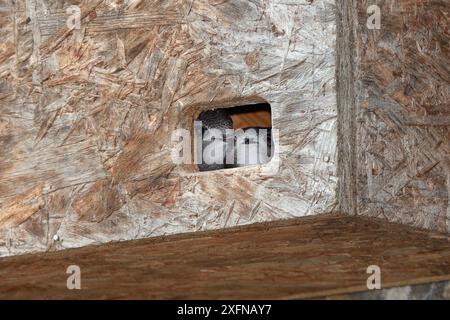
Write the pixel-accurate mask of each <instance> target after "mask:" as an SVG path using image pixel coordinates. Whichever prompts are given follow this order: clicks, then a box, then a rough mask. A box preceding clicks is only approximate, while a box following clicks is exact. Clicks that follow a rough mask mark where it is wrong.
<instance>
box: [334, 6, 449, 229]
mask: <svg viewBox="0 0 450 320" xmlns="http://www.w3.org/2000/svg"><path fill="white" fill-rule="evenodd" d="M372 4H377V5H378V6H379V7H380V8H381V29H380V30H369V29H368V28H367V27H366V21H367V18H368V16H369V14H367V11H366V10H367V8H368V7H369V6H370V5H372ZM337 6H338V8H340V9H339V17H340V19H338V22H339V25H338V34H339V36H338V49H337V50H338V60H339V61H338V65H339V67H338V101H339V102H338V105H339V108H340V109H339V110H340V115H339V116H340V120H339V123H340V128H339V139H340V140H339V141H340V143H339V152H340V153H341V154H345V155H347V156H346V157H341V159H340V160H339V161H340V162H339V176H340V177H341V179H340V189H341V193H340V200H341V204H342V208H343V209H344V211H346V212H351V213H358V214H363V215H368V216H375V217H380V218H386V219H388V220H391V221H396V222H401V223H407V224H411V225H414V226H419V227H425V228H431V229H436V230H439V231H444V232H450V200H449V199H450V196H449V195H450V103H449V101H450V47H449V44H450V35H449V30H448V26H449V11H450V3H449V2H448V1H444V0H442V1H440V0H421V1H411V0H395V1H394V0H379V1H367V0H361V1H347V0H345V1H339V2H338V4H337ZM348 141H352V143H348Z"/></svg>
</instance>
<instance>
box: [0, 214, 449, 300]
mask: <svg viewBox="0 0 450 320" xmlns="http://www.w3.org/2000/svg"><path fill="white" fill-rule="evenodd" d="M69 265H78V266H79V267H80V269H81V290H68V289H67V287H66V281H67V277H68V276H69V275H68V274H66V269H67V267H68V266H69ZM369 265H378V266H379V267H380V268H381V282H382V287H383V288H387V287H392V286H400V285H412V284H420V283H427V282H433V281H441V280H450V242H449V237H448V235H444V234H437V233H433V232H429V231H426V230H418V229H414V228H411V227H407V226H402V225H397V224H392V223H387V222H384V221H380V220H373V219H367V218H360V217H353V216H346V215H321V216H315V217H306V218H299V219H294V220H286V221H278V222H272V223H262V224H256V225H251V226H244V227H237V228H232V229H226V230H220V231H208V232H198V233H190V234H182V235H175V236H169V237H157V238H151V239H144V240H134V241H126V242H120V243H111V244H105V245H100V246H90V247H84V248H79V249H68V250H64V251H58V252H50V253H39V254H31V255H23V256H16V257H7V258H2V259H0V298H2V299H16V298H23V299H69V298H70V299H105V298H111V299H295V298H314V297H323V296H331V295H338V294H344V293H350V292H358V291H364V290H367V287H366V281H367V278H368V276H369V275H368V274H367V273H366V270H367V267H368V266H369Z"/></svg>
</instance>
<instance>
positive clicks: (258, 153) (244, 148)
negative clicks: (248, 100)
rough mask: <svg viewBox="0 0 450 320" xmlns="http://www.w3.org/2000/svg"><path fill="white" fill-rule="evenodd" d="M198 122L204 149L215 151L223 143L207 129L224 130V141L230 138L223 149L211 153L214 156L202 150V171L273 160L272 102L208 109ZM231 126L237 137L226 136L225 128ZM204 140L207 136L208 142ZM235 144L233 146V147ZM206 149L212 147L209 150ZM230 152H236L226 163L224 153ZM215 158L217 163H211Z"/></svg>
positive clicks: (200, 165) (200, 166)
mask: <svg viewBox="0 0 450 320" xmlns="http://www.w3.org/2000/svg"><path fill="white" fill-rule="evenodd" d="M196 121H202V138H201V140H202V141H203V149H202V151H208V150H212V149H211V147H212V146H220V145H218V144H215V143H219V142H217V141H218V140H216V137H215V136H214V137H213V136H210V135H208V133H206V131H207V130H210V129H217V130H220V131H221V132H222V133H223V134H224V136H223V141H226V143H225V144H224V149H223V152H219V153H218V154H215V153H214V152H211V153H207V154H209V155H211V156H204V154H203V153H202V155H203V159H202V160H203V161H202V163H201V164H199V165H198V168H199V170H200V171H213V170H220V169H229V168H236V167H244V166H249V165H255V164H264V163H267V162H269V161H270V159H271V157H272V152H273V150H272V149H273V148H272V145H273V143H272V112H271V106H270V104H268V103H258V104H250V105H248V104H247V105H239V106H234V107H227V108H216V109H213V110H206V111H204V112H202V113H200V115H199V116H198V117H197V119H196ZM230 129H231V130H233V131H234V133H235V135H234V138H231V139H232V140H230V136H225V130H230ZM238 137H239V138H238ZM220 138H221V137H220ZM203 139H206V141H205V140H203ZM240 139H241V140H240ZM261 139H262V140H261ZM230 141H234V144H230ZM264 141H266V143H265V142H264ZM231 145H232V146H233V147H230V146H231ZM206 148H210V149H208V150H207V149H206ZM216 150H217V149H216ZM194 152H195V151H194ZM227 152H232V153H233V154H234V156H230V157H229V158H226V160H225V159H224V160H223V163H220V160H221V159H222V156H221V155H222V153H223V154H227ZM213 159H214V163H211V161H212V160H213ZM230 159H234V161H233V162H231V163H230V161H229V160H230ZM205 162H206V163H205ZM217 162H219V163H217Z"/></svg>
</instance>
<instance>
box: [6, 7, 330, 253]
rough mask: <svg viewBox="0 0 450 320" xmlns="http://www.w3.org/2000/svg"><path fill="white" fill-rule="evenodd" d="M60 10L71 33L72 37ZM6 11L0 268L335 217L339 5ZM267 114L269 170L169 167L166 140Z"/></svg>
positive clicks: (36, 8) (17, 8)
mask: <svg viewBox="0 0 450 320" xmlns="http://www.w3.org/2000/svg"><path fill="white" fill-rule="evenodd" d="M70 5H77V6H79V7H80V11H81V28H80V29H73V30H72V29H69V28H68V27H67V26H66V23H65V22H66V19H67V18H68V17H69V15H68V14H67V13H66V9H67V8H68V7H69V6H70ZM0 8H1V10H0V24H1V29H0V30H1V31H0V34H1V36H2V43H1V44H0V150H1V154H0V221H5V223H4V224H2V223H0V256H7V255H15V254H22V253H27V252H36V251H51V250H58V249H66V248H72V247H80V246H84V245H88V244H100V243H105V242H108V241H114V240H124V239H128V240H130V239H138V238H147V237H151V236H158V235H165V234H174V233H179V232H190V231H200V230H210V229H219V228H224V227H230V226H235V225H242V224H250V223H255V222H261V221H271V220H277V219H286V218H292V217H299V216H305V215H313V214H319V213H324V212H330V211H333V210H334V209H335V208H336V206H337V198H336V183H337V176H336V164H335V161H336V116H337V110H336V97H335V88H334V78H335V30H334V26H335V19H334V10H335V7H334V0H317V1H313V2H311V1H307V0H299V1H278V0H275V1H274V0H257V1H246V0H232V1H207V0H199V1H197V0H196V1H192V0H188V1H186V0H168V1H159V0H148V1H112V0H95V1H92V0H64V1H60V0H40V1H36V0H19V1H10V0H0ZM261 102H268V103H270V104H271V106H272V127H273V128H274V129H277V130H279V133H280V134H279V137H280V139H279V143H278V148H277V150H279V152H280V159H281V166H280V170H279V172H277V173H276V174H274V175H272V176H267V175H265V174H264V171H267V169H268V168H269V167H270V164H267V165H264V166H254V167H247V168H239V169H231V170H228V171H218V172H214V173H199V172H198V170H197V169H196V166H195V165H186V166H175V164H174V163H173V161H172V159H171V157H170V154H171V150H172V147H173V145H174V143H172V141H171V134H172V132H173V130H175V129H178V128H183V129H188V130H192V127H193V121H194V119H196V117H197V116H198V114H199V113H200V112H202V111H204V110H206V109H213V108H220V107H223V108H226V107H232V106H236V105H243V104H251V103H261ZM30 190H31V191H30ZM32 190H40V192H34V193H33V192H32ZM30 195H32V196H33V197H34V198H33V199H31V198H30V197H31V196H30ZM23 199H26V200H27V203H26V204H24V203H23V202H24V201H23ZM1 217H4V219H3V220H2V219H1ZM54 236H58V237H59V238H60V239H61V241H53V240H52V239H53V238H54Z"/></svg>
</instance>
